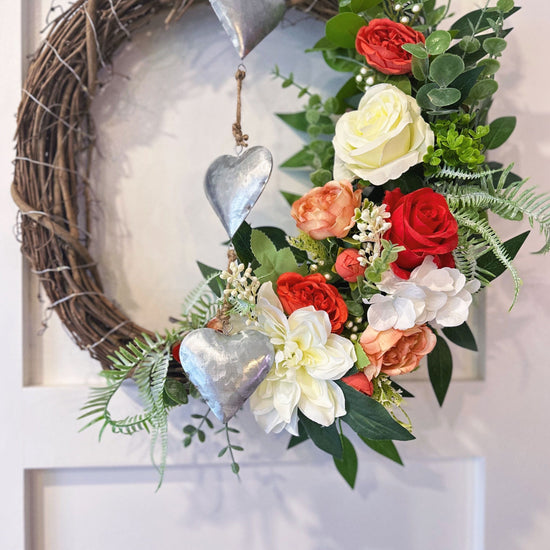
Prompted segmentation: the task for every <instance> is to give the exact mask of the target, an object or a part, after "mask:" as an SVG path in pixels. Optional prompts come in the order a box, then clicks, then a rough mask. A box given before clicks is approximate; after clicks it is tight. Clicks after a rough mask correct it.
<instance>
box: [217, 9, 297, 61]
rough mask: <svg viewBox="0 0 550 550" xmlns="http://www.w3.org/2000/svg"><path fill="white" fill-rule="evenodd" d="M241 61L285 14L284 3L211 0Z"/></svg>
mask: <svg viewBox="0 0 550 550" xmlns="http://www.w3.org/2000/svg"><path fill="white" fill-rule="evenodd" d="M210 4H211V5H212V8H213V9H214V12H215V13H216V15H217V16H218V19H219V20H220V22H221V24H222V26H223V29H224V30H225V32H226V33H227V34H228V35H229V38H230V39H231V42H232V43H233V46H235V49H236V50H237V52H238V53H239V56H240V57H241V59H243V58H244V57H245V56H246V55H248V54H249V53H250V52H251V51H252V50H253V49H254V48H255V47H256V46H257V45H258V44H259V43H260V42H261V41H262V40H263V39H264V38H265V37H266V36H267V35H268V34H269V33H270V32H271V31H272V30H273V29H274V28H275V27H276V26H277V25H278V24H279V21H281V19H282V18H283V15H284V14H285V10H286V6H285V0H210Z"/></svg>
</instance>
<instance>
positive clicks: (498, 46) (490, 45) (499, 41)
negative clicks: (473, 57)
mask: <svg viewBox="0 0 550 550" xmlns="http://www.w3.org/2000/svg"><path fill="white" fill-rule="evenodd" d="M483 49H484V50H485V51H486V52H487V53H488V54H489V55H494V56H498V55H500V54H501V53H502V52H503V51H504V50H505V49H506V40H504V38H496V37H495V38H486V39H485V40H484V41H483Z"/></svg>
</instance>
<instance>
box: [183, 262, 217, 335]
mask: <svg viewBox="0 0 550 550" xmlns="http://www.w3.org/2000/svg"><path fill="white" fill-rule="evenodd" d="M218 276H219V273H218V272H216V273H212V275H210V276H209V277H207V278H206V279H204V280H203V281H201V283H199V285H198V286H196V287H195V288H194V289H193V290H192V291H191V292H190V293H189V294H188V295H187V296H186V298H185V300H184V302H183V309H182V315H183V320H182V321H180V324H181V325H182V326H183V328H184V329H185V330H188V329H194V328H200V327H202V326H204V325H205V324H206V323H207V322H208V321H209V320H210V319H211V318H212V317H214V315H215V314H216V312H217V310H218V307H219V302H218V298H217V296H216V295H215V294H214V293H213V292H212V290H211V288H210V286H209V284H210V283H211V282H212V281H213V280H214V279H215V278H216V277H218Z"/></svg>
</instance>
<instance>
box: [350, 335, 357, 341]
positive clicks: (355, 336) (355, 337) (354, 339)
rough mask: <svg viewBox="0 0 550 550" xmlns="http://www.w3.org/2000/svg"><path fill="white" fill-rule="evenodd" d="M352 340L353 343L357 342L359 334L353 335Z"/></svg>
mask: <svg viewBox="0 0 550 550" xmlns="http://www.w3.org/2000/svg"><path fill="white" fill-rule="evenodd" d="M350 340H351V341H352V342H355V341H356V340H357V334H352V335H351V336H350Z"/></svg>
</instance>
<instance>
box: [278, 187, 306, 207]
mask: <svg viewBox="0 0 550 550" xmlns="http://www.w3.org/2000/svg"><path fill="white" fill-rule="evenodd" d="M281 195H282V196H283V197H284V198H285V200H286V202H288V204H289V206H292V205H293V204H294V203H295V202H296V201H297V200H298V199H300V198H302V196H301V195H296V194H295V193H289V192H288V191H281Z"/></svg>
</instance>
